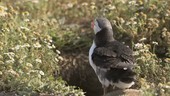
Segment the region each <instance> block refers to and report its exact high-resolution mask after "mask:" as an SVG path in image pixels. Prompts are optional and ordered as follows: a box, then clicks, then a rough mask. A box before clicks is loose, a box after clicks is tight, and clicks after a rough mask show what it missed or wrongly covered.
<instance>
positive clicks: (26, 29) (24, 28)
mask: <svg viewBox="0 0 170 96" xmlns="http://www.w3.org/2000/svg"><path fill="white" fill-rule="evenodd" d="M20 28H21V29H22V30H25V31H30V29H29V28H27V27H23V26H21V27H20Z"/></svg>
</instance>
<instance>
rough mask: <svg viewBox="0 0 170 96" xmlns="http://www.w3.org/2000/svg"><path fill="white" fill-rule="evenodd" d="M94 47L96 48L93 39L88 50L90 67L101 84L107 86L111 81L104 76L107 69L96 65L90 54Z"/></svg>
mask: <svg viewBox="0 0 170 96" xmlns="http://www.w3.org/2000/svg"><path fill="white" fill-rule="evenodd" d="M95 48H96V44H95V43H94V41H93V44H92V46H91V48H90V50H89V62H90V65H91V66H92V68H93V69H94V71H95V73H96V75H97V77H98V79H99V81H100V82H101V83H102V85H104V86H105V87H108V86H109V85H110V84H111V83H112V82H110V81H108V80H107V79H106V78H105V74H106V72H107V71H108V69H104V68H100V67H97V66H96V65H95V64H94V62H93V60H92V54H93V51H94V49H95Z"/></svg>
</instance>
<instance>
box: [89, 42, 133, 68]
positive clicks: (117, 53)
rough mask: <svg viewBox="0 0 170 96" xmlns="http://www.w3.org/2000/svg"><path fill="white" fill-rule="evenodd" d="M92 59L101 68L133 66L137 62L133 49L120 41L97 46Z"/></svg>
mask: <svg viewBox="0 0 170 96" xmlns="http://www.w3.org/2000/svg"><path fill="white" fill-rule="evenodd" d="M92 60H93V62H94V64H95V65H96V66H98V67H101V68H132V67H133V66H134V62H135V61H134V57H133V56H132V50H131V49H130V48H128V47H126V46H125V45H123V44H121V43H119V42H114V43H111V45H109V46H104V47H96V48H95V49H94V52H93V54H92Z"/></svg>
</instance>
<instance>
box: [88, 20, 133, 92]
mask: <svg viewBox="0 0 170 96" xmlns="http://www.w3.org/2000/svg"><path fill="white" fill-rule="evenodd" d="M91 27H92V29H93V30H94V34H95V35H94V39H93V43H92V46H91V47H90V50H89V63H90V65H91V67H92V68H93V70H94V71H95V73H96V75H97V77H98V80H99V81H100V83H101V84H102V87H103V94H104V95H105V94H106V92H107V88H108V87H109V86H110V85H111V86H115V87H117V88H119V89H127V88H130V87H131V86H132V85H134V84H135V77H136V73H135V71H134V68H135V65H136V63H135V58H134V56H133V51H132V50H131V49H130V48H129V47H128V46H126V45H124V44H123V43H121V42H119V41H117V40H116V39H114V37H113V29H112V25H111V23H110V21H109V20H108V19H107V18H105V17H98V18H96V19H94V20H93V21H92V22H91Z"/></svg>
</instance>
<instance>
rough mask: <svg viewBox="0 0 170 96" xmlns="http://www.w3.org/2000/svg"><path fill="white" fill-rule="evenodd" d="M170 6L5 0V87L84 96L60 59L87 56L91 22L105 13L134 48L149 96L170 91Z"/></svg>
mask: <svg viewBox="0 0 170 96" xmlns="http://www.w3.org/2000/svg"><path fill="white" fill-rule="evenodd" d="M169 5H170V1H168V0H86V1H84V0H70V1H68V0H1V1H0V18H1V19H0V91H5V92H14V93H15V94H17V95H19V96H20V95H21V96H22V95H26V96H32V95H41V94H55V95H62V96H84V92H83V90H81V89H79V88H78V87H75V86H69V85H68V84H67V83H66V82H65V81H64V80H63V79H62V77H61V73H62V71H63V70H64V69H62V67H61V66H64V65H62V64H60V63H61V62H63V61H65V62H67V60H66V59H67V58H65V57H63V56H64V55H65V54H68V52H69V51H70V52H69V53H72V54H79V53H76V52H81V53H82V51H83V53H82V54H85V56H86V57H87V52H88V49H89V47H90V46H91V43H92V39H91V37H92V35H93V31H92V30H91V29H90V21H91V20H93V19H94V18H95V17H98V16H105V17H107V18H108V19H109V20H111V23H112V25H113V27H114V32H115V33H114V36H115V37H116V39H117V40H120V41H122V42H125V43H126V44H128V45H130V47H131V48H132V49H133V50H134V55H135V57H136V62H137V67H136V72H137V73H138V76H137V79H138V80H137V85H136V86H135V88H136V89H141V90H143V91H144V94H145V95H146V96H155V95H158V96H169V95H170V6H169ZM84 50H86V51H84ZM77 59H79V58H77ZM68 65H69V64H68ZM68 65H67V66H68ZM72 68H73V67H72ZM80 69H81V68H80ZM86 71H87V70H86ZM70 72H71V71H70ZM70 72H67V73H70ZM77 82H78V81H77Z"/></svg>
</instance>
